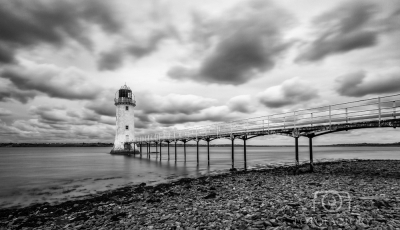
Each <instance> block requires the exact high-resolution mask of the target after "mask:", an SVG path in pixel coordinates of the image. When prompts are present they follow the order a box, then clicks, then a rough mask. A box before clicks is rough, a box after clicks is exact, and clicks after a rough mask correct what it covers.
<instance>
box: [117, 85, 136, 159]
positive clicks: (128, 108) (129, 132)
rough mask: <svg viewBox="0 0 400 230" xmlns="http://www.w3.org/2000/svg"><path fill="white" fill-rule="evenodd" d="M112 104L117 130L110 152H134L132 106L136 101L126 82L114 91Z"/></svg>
mask: <svg viewBox="0 0 400 230" xmlns="http://www.w3.org/2000/svg"><path fill="white" fill-rule="evenodd" d="M114 104H115V106H116V114H115V115H116V120H117V121H116V126H117V127H116V128H117V131H116V133H115V141H114V147H113V149H112V150H111V154H127V153H134V152H133V151H134V146H133V145H134V144H133V142H134V140H135V126H134V125H135V121H134V118H135V117H134V111H133V108H134V107H135V106H136V101H135V97H134V96H133V94H132V90H131V89H130V88H129V87H128V86H126V84H125V85H124V86H122V87H121V88H120V89H119V90H118V91H117V92H116V93H115V98H114ZM136 151H137V149H136Z"/></svg>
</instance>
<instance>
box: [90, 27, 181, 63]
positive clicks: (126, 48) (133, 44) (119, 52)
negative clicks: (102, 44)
mask: <svg viewBox="0 0 400 230" xmlns="http://www.w3.org/2000/svg"><path fill="white" fill-rule="evenodd" d="M171 37H176V36H175V31H174V29H170V28H169V27H167V29H165V28H158V29H155V30H154V31H151V34H150V35H148V37H147V38H146V39H143V41H139V40H137V39H134V38H131V39H130V42H129V43H128V44H124V45H119V46H116V47H114V48H113V49H111V50H109V51H106V52H102V53H101V54H100V58H99V60H98V63H97V66H98V69H99V70H115V69H118V68H119V67H121V65H122V64H123V61H124V58H125V57H126V56H132V57H134V58H136V59H139V58H143V57H146V56H148V55H150V54H151V53H153V52H155V51H156V50H157V49H158V46H159V44H160V43H161V41H163V40H164V39H167V38H171ZM121 39H127V38H126V37H121ZM124 43H126V42H124Z"/></svg>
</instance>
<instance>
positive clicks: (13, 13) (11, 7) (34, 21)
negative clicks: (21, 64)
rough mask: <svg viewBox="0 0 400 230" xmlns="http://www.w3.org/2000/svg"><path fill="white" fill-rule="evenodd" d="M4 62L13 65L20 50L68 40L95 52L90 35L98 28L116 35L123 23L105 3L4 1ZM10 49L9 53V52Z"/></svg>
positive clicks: (0, 42) (0, 37)
mask: <svg viewBox="0 0 400 230" xmlns="http://www.w3.org/2000/svg"><path fill="white" fill-rule="evenodd" d="M0 5H1V7H0V15H1V17H2V20H1V22H0V62H2V63H12V62H13V61H14V60H15V59H14V55H15V52H16V50H18V49H19V48H28V47H32V46H35V45H39V44H52V45H54V46H60V45H63V44H65V43H66V42H67V41H68V39H73V40H75V41H78V42H79V43H80V44H82V45H84V46H86V47H88V48H91V46H92V42H91V40H90V38H89V37H88V35H89V34H90V33H87V31H88V29H89V26H91V25H97V26H99V27H100V28H102V29H103V30H104V31H106V32H109V33H115V32H117V31H119V30H120V29H121V23H120V21H119V19H118V18H117V17H116V16H115V15H118V14H115V13H114V12H113V9H114V7H113V6H112V5H111V4H108V2H104V1H95V0H88V1H83V2H81V1H45V0H32V1H7V0H2V1H0ZM5 47H8V49H5Z"/></svg>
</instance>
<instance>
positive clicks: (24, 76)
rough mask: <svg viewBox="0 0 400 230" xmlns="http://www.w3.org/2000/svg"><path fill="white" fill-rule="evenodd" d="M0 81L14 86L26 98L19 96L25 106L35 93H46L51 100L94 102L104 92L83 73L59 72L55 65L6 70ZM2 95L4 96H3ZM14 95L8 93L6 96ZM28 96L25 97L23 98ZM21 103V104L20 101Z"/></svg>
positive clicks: (72, 69)
mask: <svg viewBox="0 0 400 230" xmlns="http://www.w3.org/2000/svg"><path fill="white" fill-rule="evenodd" d="M0 77H2V78H5V79H8V80H9V81H11V82H12V84H13V85H12V86H10V87H15V88H16V89H17V90H14V92H15V91H22V92H24V93H25V94H19V96H20V97H19V99H20V101H22V102H26V99H27V98H31V97H34V96H36V95H34V94H33V93H32V91H36V93H37V94H39V93H43V94H47V95H48V96H50V97H56V98H65V99H71V100H81V99H94V98H96V97H97V96H98V95H99V92H100V91H101V88H100V87H99V86H98V85H96V84H94V83H92V84H91V83H90V82H88V81H87V80H86V79H85V76H84V73H83V72H82V71H80V70H78V69H76V68H68V69H65V70H63V69H59V68H58V67H56V66H53V65H32V64H27V65H25V66H24V65H20V66H13V67H9V68H6V69H5V70H4V71H3V72H2V73H1V75H0ZM0 95H1V93H0ZM13 95H14V96H15V93H14V94H13V93H12V92H8V95H7V92H6V93H5V94H3V98H4V97H7V96H10V97H11V96H13ZM24 95H25V97H24ZM21 99H22V100H21Z"/></svg>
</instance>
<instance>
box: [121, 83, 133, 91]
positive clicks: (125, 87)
mask: <svg viewBox="0 0 400 230" xmlns="http://www.w3.org/2000/svg"><path fill="white" fill-rule="evenodd" d="M120 89H125V90H131V88H129V87H128V86H127V85H126V83H125V85H123V86H121V88H120Z"/></svg>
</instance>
